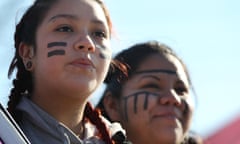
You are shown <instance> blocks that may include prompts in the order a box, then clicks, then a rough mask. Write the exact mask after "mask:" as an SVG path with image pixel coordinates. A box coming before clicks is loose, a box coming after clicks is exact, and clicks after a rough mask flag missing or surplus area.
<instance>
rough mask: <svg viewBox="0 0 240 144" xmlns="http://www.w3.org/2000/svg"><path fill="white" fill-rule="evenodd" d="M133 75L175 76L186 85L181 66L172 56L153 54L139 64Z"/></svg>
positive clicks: (185, 77) (186, 81) (184, 73)
mask: <svg viewBox="0 0 240 144" xmlns="http://www.w3.org/2000/svg"><path fill="white" fill-rule="evenodd" d="M134 75H136V76H141V75H159V76H164V75H170V76H176V77H177V78H178V79H181V80H182V81H184V82H185V83H186V84H188V78H187V75H186V72H185V70H184V67H183V65H182V64H181V62H180V61H179V60H178V59H177V58H175V57H174V56H172V55H168V56H166V57H164V56H162V55H160V54H153V55H151V56H149V57H148V58H147V59H145V60H144V61H143V62H142V63H141V64H140V66H139V67H138V69H137V70H136V73H134Z"/></svg>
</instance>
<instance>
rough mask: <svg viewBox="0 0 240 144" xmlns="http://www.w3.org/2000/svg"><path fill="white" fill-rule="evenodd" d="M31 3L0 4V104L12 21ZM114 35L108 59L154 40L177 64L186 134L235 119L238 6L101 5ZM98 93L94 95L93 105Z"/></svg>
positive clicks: (172, 0)
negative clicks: (187, 77)
mask: <svg viewBox="0 0 240 144" xmlns="http://www.w3.org/2000/svg"><path fill="white" fill-rule="evenodd" d="M31 2H32V0H21V1H16V0H1V1H0V19H1V21H0V65H1V69H0V101H1V102H2V103H3V104H6V101H7V96H8V94H9V91H10V88H11V81H10V80H8V79H7V70H8V66H9V64H10V61H11V58H12V56H13V45H14V44H13V32H14V26H15V23H16V21H17V20H18V19H19V18H20V16H21V13H22V12H23V11H24V9H25V8H26V7H27V6H28V5H29V3H31ZM105 2H106V4H107V6H108V8H109V10H110V13H111V16H112V20H113V24H114V28H115V30H116V32H117V38H114V39H113V42H112V47H113V51H114V53H116V52H118V51H120V50H121V49H123V48H127V47H128V46H130V45H133V44H135V43H136V42H143V41H147V40H159V41H161V42H163V43H166V44H168V45H169V46H171V47H173V49H174V50H175V51H176V52H177V53H178V54H179V55H180V57H182V58H183V60H184V61H185V63H186V64H187V66H188V68H189V71H190V74H191V76H192V80H193V84H194V87H195V90H196V92H197V105H196V112H195V115H194V120H193V125H192V129H193V130H194V131H196V132H198V133H200V134H201V135H203V136H207V135H208V134H211V133H212V132H214V131H215V130H217V129H219V128H221V127H222V126H224V125H225V124H226V123H228V122H229V121H231V119H233V118H234V117H236V116H239V115H240V112H239V110H240V101H239V100H238V99H239V96H240V95H239V93H238V91H237V90H238V89H240V85H239V83H238V82H239V81H240V77H239V74H240V66H239V64H238V62H239V61H240V56H239V53H240V43H239V42H238V41H239V38H240V17H239V15H240V9H239V6H240V1H238V0H194V1H193V0H181V1H179V0H168V1H166V0H141V1H139V0H120V1H116V0H105ZM101 91H102V88H100V89H99V90H98V91H97V93H95V94H94V97H93V98H92V100H93V99H94V101H95V100H96V99H97V97H98V96H100V93H101Z"/></svg>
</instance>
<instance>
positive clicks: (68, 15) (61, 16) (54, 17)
mask: <svg viewBox="0 0 240 144" xmlns="http://www.w3.org/2000/svg"><path fill="white" fill-rule="evenodd" d="M58 18H66V19H74V20H77V19H78V17H77V16H75V15H70V14H58V15H55V16H53V17H51V18H50V19H49V20H48V22H51V21H54V20H55V19H58Z"/></svg>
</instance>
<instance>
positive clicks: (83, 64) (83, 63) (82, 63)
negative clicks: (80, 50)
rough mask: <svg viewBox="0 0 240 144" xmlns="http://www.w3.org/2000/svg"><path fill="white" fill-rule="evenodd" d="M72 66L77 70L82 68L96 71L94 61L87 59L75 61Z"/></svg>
mask: <svg viewBox="0 0 240 144" xmlns="http://www.w3.org/2000/svg"><path fill="white" fill-rule="evenodd" d="M70 64H71V65H72V66H74V67H76V68H81V69H94V68H95V66H94V64H93V63H92V61H91V60H89V59H86V58H79V59H75V60H74V61H72V62H71V63H70Z"/></svg>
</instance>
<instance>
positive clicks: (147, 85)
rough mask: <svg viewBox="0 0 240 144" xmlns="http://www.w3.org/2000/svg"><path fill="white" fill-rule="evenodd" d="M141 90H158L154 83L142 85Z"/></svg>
mask: <svg viewBox="0 0 240 144" xmlns="http://www.w3.org/2000/svg"><path fill="white" fill-rule="evenodd" d="M141 88H152V89H160V87H159V85H157V84H154V83H149V84H146V85H143V86H142V87H141Z"/></svg>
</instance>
